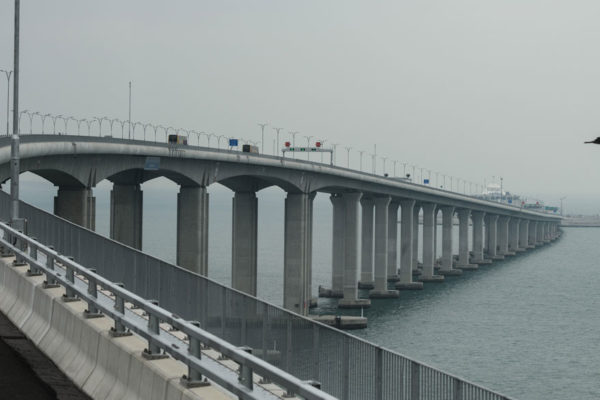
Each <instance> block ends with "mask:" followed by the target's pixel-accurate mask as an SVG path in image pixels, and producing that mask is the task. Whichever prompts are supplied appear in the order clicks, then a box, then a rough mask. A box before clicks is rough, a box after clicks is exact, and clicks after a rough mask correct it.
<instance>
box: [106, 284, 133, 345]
mask: <svg viewBox="0 0 600 400" xmlns="http://www.w3.org/2000/svg"><path fill="white" fill-rule="evenodd" d="M115 285H116V286H119V287H125V285H124V284H122V283H121V282H115ZM113 295H114V296H115V310H116V311H117V312H118V313H119V314H121V315H122V316H125V300H124V299H123V298H122V297H121V296H119V294H118V293H113ZM108 333H109V335H110V336H112V337H122V336H131V335H132V333H131V332H129V331H128V330H127V328H126V327H125V325H123V323H122V322H121V320H120V317H119V318H115V326H114V327H112V328H110V331H109V332H108Z"/></svg>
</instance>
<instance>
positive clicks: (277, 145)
mask: <svg viewBox="0 0 600 400" xmlns="http://www.w3.org/2000/svg"><path fill="white" fill-rule="evenodd" d="M273 129H275V132H277V143H276V144H275V151H276V152H277V153H275V154H273V155H274V156H276V155H278V154H279V132H281V130H282V129H283V128H275V127H273Z"/></svg>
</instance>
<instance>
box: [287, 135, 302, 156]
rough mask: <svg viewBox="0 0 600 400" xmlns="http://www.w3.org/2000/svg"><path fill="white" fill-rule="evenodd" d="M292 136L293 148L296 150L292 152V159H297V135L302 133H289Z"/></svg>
mask: <svg viewBox="0 0 600 400" xmlns="http://www.w3.org/2000/svg"><path fill="white" fill-rule="evenodd" d="M288 133H289V134H290V135H292V147H293V148H294V151H292V158H296V135H297V134H298V133H300V132H298V131H293V132H288Z"/></svg>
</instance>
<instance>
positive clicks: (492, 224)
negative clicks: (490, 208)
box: [485, 214, 504, 260]
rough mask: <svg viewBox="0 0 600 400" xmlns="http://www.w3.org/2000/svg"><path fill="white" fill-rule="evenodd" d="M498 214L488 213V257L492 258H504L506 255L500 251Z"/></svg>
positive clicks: (486, 228)
mask: <svg viewBox="0 0 600 400" xmlns="http://www.w3.org/2000/svg"><path fill="white" fill-rule="evenodd" d="M497 222H498V216H497V215H493V214H488V215H486V224H485V230H486V235H487V257H488V258H489V259H491V260H503V259H504V256H502V255H499V254H498V253H497V251H498V241H497V234H498V229H497V228H498V226H497Z"/></svg>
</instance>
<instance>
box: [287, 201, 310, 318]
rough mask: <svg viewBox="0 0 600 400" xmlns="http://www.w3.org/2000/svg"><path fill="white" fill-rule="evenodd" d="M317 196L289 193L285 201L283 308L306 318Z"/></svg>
mask: <svg viewBox="0 0 600 400" xmlns="http://www.w3.org/2000/svg"><path fill="white" fill-rule="evenodd" d="M315 194H316V193H288V194H287V197H286V199H285V227H284V251H283V307H284V308H286V309H288V310H291V311H294V312H296V313H298V314H301V315H308V309H309V307H310V300H311V278H312V273H311V270H312V215H313V213H312V210H313V199H314V198H315Z"/></svg>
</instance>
